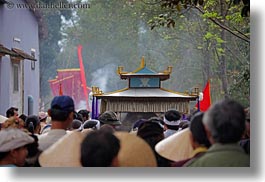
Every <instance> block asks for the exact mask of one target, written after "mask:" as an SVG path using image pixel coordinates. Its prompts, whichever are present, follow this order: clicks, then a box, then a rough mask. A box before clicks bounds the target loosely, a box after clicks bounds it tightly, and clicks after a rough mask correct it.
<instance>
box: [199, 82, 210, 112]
mask: <svg viewBox="0 0 265 182" xmlns="http://www.w3.org/2000/svg"><path fill="white" fill-rule="evenodd" d="M199 102H200V103H199V106H200V111H202V112H205V111H207V109H208V108H209V107H210V106H211V91H210V80H208V81H207V84H206V86H205V88H204V90H203V99H202V101H199ZM196 107H197V108H198V104H196Z"/></svg>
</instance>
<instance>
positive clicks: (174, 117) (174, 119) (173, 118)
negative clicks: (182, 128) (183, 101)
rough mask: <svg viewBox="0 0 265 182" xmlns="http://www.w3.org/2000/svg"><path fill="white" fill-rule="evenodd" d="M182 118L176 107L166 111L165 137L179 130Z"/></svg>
mask: <svg viewBox="0 0 265 182" xmlns="http://www.w3.org/2000/svg"><path fill="white" fill-rule="evenodd" d="M180 119H181V114H180V113H179V112H178V111H177V110H175V109H170V110H168V111H166V112H165V116H164V129H165V132H164V135H165V138H167V137H169V136H170V135H172V134H174V133H176V132H177V131H178V130H179V124H180Z"/></svg>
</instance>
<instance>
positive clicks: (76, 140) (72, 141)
mask: <svg viewBox="0 0 265 182" xmlns="http://www.w3.org/2000/svg"><path fill="white" fill-rule="evenodd" d="M86 134H87V132H84V133H81V132H78V131H72V132H69V133H67V134H66V135H65V136H63V137H62V138H60V139H59V140H58V141H57V142H56V143H54V144H53V145H52V146H51V147H49V148H48V149H46V150H45V151H43V152H42V153H41V154H40V157H39V163H40V165H41V166H42V167H82V165H81V162H80V158H81V147H80V145H81V143H82V141H83V139H84V137H85V135H86Z"/></svg>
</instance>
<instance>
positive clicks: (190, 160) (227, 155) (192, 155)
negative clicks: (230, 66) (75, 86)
mask: <svg viewBox="0 0 265 182" xmlns="http://www.w3.org/2000/svg"><path fill="white" fill-rule="evenodd" d="M249 115H250V110H249V109H244V108H243V106H242V105H241V104H240V103H238V102H237V101H234V100H231V99H224V100H221V101H219V102H216V103H214V104H212V105H211V107H210V108H209V109H208V110H207V111H206V112H200V111H196V112H195V113H192V114H191V115H190V117H188V119H183V117H182V113H181V112H179V111H177V110H176V109H169V110H167V111H165V112H164V114H163V116H162V117H161V116H158V117H151V118H147V119H146V118H142V119H140V120H137V121H135V122H134V123H133V125H132V127H131V130H130V131H120V130H119V126H120V125H122V122H121V121H119V119H118V117H117V114H116V113H115V112H113V111H105V112H104V113H101V114H100V115H99V117H98V118H97V119H91V118H90V117H89V111H87V110H85V109H84V110H80V111H78V112H77V111H76V110H75V105H74V101H73V99H72V98H71V97H69V96H65V95H63V96H56V97H54V98H53V100H52V102H51V106H50V109H49V110H48V111H47V112H39V114H38V115H29V116H26V115H25V114H21V115H19V111H18V108H16V107H11V108H9V109H7V111H6V116H1V115H0V126H1V128H0V166H7V167H250V117H249Z"/></svg>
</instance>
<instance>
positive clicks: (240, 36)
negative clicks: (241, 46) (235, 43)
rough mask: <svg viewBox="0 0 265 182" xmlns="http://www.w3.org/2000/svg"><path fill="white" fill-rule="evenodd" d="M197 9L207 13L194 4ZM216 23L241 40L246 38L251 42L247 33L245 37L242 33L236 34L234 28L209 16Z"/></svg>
mask: <svg viewBox="0 0 265 182" xmlns="http://www.w3.org/2000/svg"><path fill="white" fill-rule="evenodd" d="M194 7H195V9H197V10H199V12H201V13H202V14H205V12H204V11H203V10H202V9H201V8H200V7H198V6H194ZM209 19H210V20H211V21H212V22H213V23H214V24H216V25H218V26H219V27H221V28H222V29H224V30H226V31H228V32H229V33H231V34H232V35H234V36H236V37H238V38H240V39H241V40H244V41H246V42H248V43H249V44H250V39H249V38H248V37H246V35H244V37H243V36H242V35H241V34H242V33H241V32H239V33H240V35H238V34H236V33H235V32H233V30H231V29H230V28H229V27H227V26H225V25H223V24H222V23H220V22H219V21H217V20H215V19H213V18H209Z"/></svg>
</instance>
